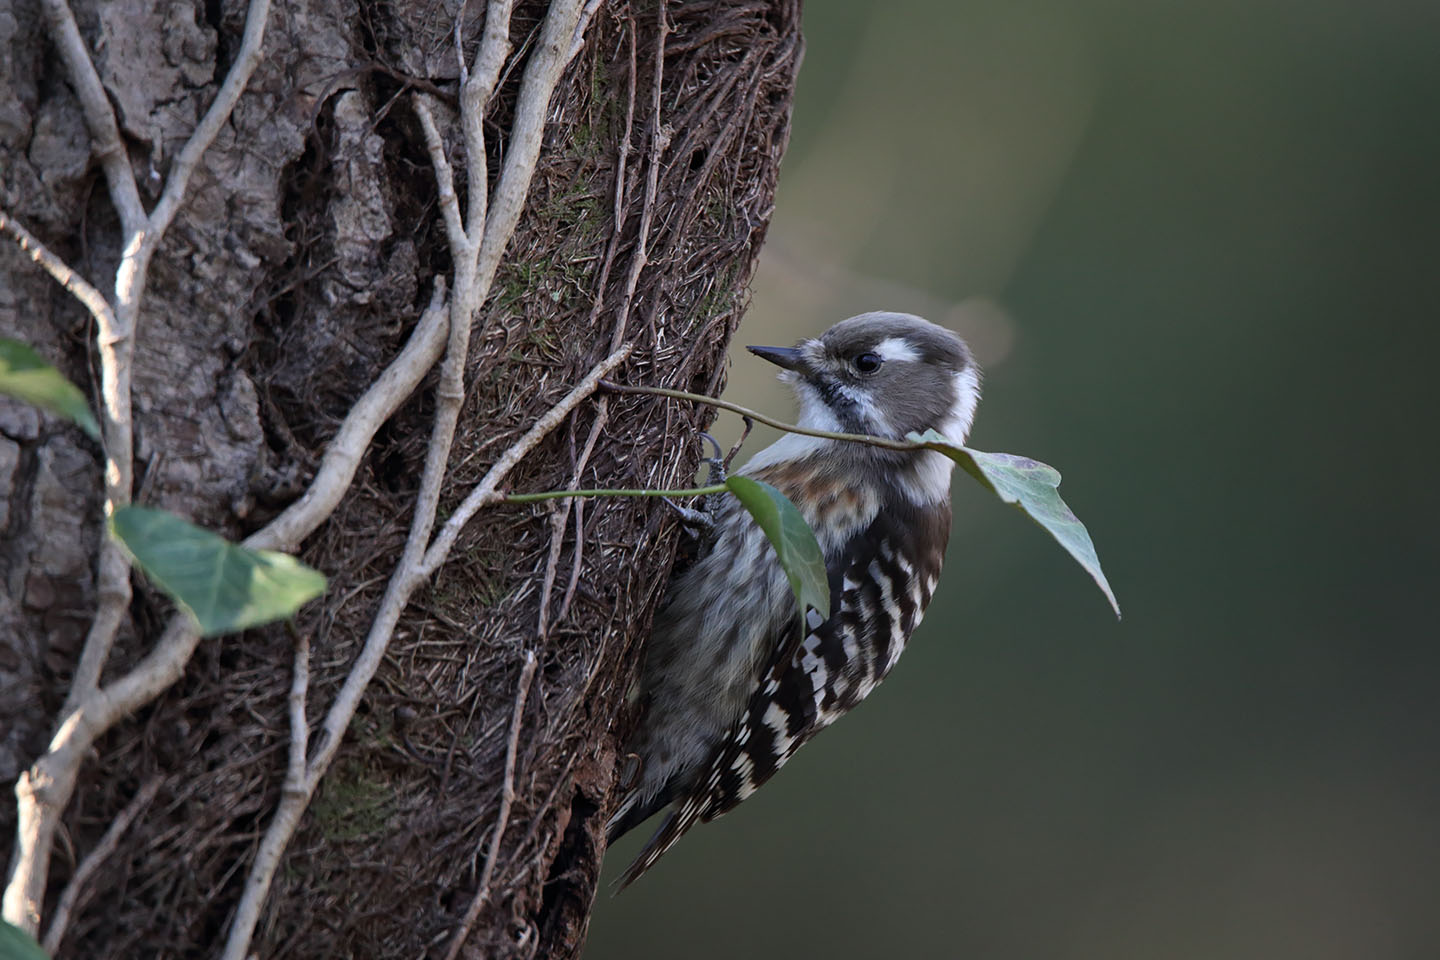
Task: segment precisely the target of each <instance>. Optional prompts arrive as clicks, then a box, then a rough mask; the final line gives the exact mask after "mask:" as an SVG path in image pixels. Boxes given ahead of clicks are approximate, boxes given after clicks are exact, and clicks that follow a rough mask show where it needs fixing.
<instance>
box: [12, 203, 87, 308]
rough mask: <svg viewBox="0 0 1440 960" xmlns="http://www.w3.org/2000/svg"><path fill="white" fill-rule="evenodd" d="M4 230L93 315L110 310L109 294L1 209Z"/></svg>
mask: <svg viewBox="0 0 1440 960" xmlns="http://www.w3.org/2000/svg"><path fill="white" fill-rule="evenodd" d="M0 233H8V234H10V236H11V237H13V238H14V240H15V242H16V243H17V244H19V245H20V249H21V250H24V251H25V253H26V254H28V255H29V257H30V259H31V260H34V261H35V263H37V264H38V265H39V266H40V267H41V268H42V269H43V270H44V271H45V272H46V273H48V274H50V276H52V277H54V278H55V282H56V283H58V284H60V286H62V287H64V288H65V292H66V293H68V294H70V295H71V296H72V297H74V298H75V299H76V300H79V301H80V303H81V305H82V306H84V307H85V309H86V310H89V311H90V313H91V315H92V316H99V315H100V314H102V313H110V312H111V311H110V301H108V300H106V299H105V294H103V293H101V292H100V291H99V290H97V289H96V288H95V287H93V286H91V285H90V283H89V282H88V281H87V280H86V279H85V278H84V277H82V276H80V275H79V274H78V273H76V272H75V271H74V270H72V269H71V268H70V265H69V264H67V263H66V262H65V261H64V260H62V259H60V258H59V257H58V256H56V255H55V254H54V253H53V252H52V251H51V250H50V248H48V247H46V246H45V244H43V243H41V242H40V240H39V238H37V237H36V236H35V235H34V234H32V233H31V232H30V231H29V230H26V229H25V228H24V227H23V226H21V225H20V224H19V223H18V222H17V221H16V220H15V218H14V217H12V216H11V215H10V214H9V213H7V212H6V211H5V210H4V209H3V208H0Z"/></svg>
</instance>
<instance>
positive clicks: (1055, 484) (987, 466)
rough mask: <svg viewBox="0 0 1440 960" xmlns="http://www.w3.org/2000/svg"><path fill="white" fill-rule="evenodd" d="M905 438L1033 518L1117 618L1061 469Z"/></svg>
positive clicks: (938, 439) (932, 437) (934, 438)
mask: <svg viewBox="0 0 1440 960" xmlns="http://www.w3.org/2000/svg"><path fill="white" fill-rule="evenodd" d="M906 439H907V440H912V441H914V442H916V443H923V444H925V446H927V447H929V448H930V449H931V450H936V451H939V452H940V453H943V454H945V456H947V457H949V458H950V459H951V460H954V461H955V462H956V463H958V464H959V465H960V467H961V469H963V470H964V471H965V472H966V473H968V474H970V476H972V477H974V478H975V479H976V480H978V481H980V485H981V486H982V487H984V488H985V489H987V490H989V491H990V492H991V493H993V494H995V495H996V496H997V497H999V498H1000V499H1001V500H1003V501H1005V502H1006V503H1009V504H1013V505H1015V506H1016V507H1018V508H1019V509H1020V511H1021V512H1022V513H1024V514H1025V515H1026V516H1028V517H1029V518H1030V519H1031V520H1034V521H1035V522H1036V523H1038V524H1039V525H1040V526H1041V527H1043V528H1045V530H1046V531H1047V532H1048V533H1049V534H1050V536H1052V537H1054V538H1055V540H1056V541H1057V542H1058V543H1059V544H1060V546H1062V547H1064V548H1065V551H1066V552H1067V553H1069V554H1070V556H1072V557H1074V558H1075V562H1077V563H1079V564H1080V566H1082V567H1084V568H1085V572H1086V573H1088V574H1090V576H1091V577H1092V578H1094V580H1095V583H1096V584H1097V585H1098V586H1099V587H1100V589H1101V591H1102V592H1104V594H1105V596H1106V598H1107V599H1109V601H1110V606H1111V607H1113V608H1114V609H1115V616H1117V617H1118V616H1120V604H1119V603H1118V602H1117V601H1116V599H1115V593H1114V591H1112V590H1111V589H1110V583H1109V581H1107V580H1106V579H1105V572H1104V571H1103V570H1101V569H1100V558H1099V556H1097V555H1096V553H1095V544H1094V543H1093V542H1092V541H1091V539H1090V534H1089V532H1088V531H1087V530H1086V529H1085V524H1083V523H1081V522H1080V518H1079V517H1077V516H1075V514H1074V513H1073V512H1072V511H1071V510H1070V508H1069V507H1068V506H1066V504H1065V501H1064V500H1062V499H1060V490H1059V487H1060V471H1058V470H1056V469H1055V468H1054V467H1052V466H1050V465H1048V464H1044V463H1041V462H1040V461H1039V460H1031V459H1030V458H1029V457H1019V456H1016V455H1015V454H1013V453H986V452H985V451H983V450H971V449H970V448H969V447H957V446H954V445H953V444H951V443H950V442H949V441H948V440H946V439H945V437H944V436H942V435H941V434H939V433H937V432H936V431H934V430H926V431H925V432H924V433H912V434H910V435H909V436H908V437H906Z"/></svg>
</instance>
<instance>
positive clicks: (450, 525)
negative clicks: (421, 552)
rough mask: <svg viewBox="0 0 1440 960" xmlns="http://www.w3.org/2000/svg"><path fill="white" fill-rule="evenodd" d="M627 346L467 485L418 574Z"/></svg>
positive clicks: (430, 567) (428, 572)
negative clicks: (482, 476) (479, 478)
mask: <svg viewBox="0 0 1440 960" xmlns="http://www.w3.org/2000/svg"><path fill="white" fill-rule="evenodd" d="M631 349H632V346H631V344H628V343H627V344H625V345H624V346H623V347H621V348H620V349H619V350H616V351H615V352H614V353H612V354H610V356H608V357H606V358H605V359H604V360H602V361H600V363H599V364H597V365H596V366H595V368H594V369H593V370H591V371H590V373H589V374H587V375H586V377H585V379H584V380H581V381H580V383H579V384H577V385H576V386H575V388H574V389H573V390H571V391H570V393H568V394H567V395H566V396H565V399H563V400H561V401H560V402H559V403H557V404H556V405H555V406H553V407H551V408H550V410H549V411H547V412H546V414H545V415H544V416H543V417H541V418H540V419H539V420H537V421H535V425H534V426H532V427H531V428H530V429H529V430H528V431H527V432H526V433H525V435H524V436H523V437H521V438H520V439H519V440H517V441H515V443H514V444H513V445H511V447H510V448H509V449H508V450H506V451H505V452H504V453H502V454H501V455H500V459H498V460H496V461H495V464H494V466H492V467H491V468H490V470H489V472H488V473H486V474H485V477H484V478H483V479H482V480H481V481H480V482H479V483H477V484H476V485H475V486H474V487H472V488H471V489H470V492H469V493H468V494H466V496H465V499H464V500H462V501H461V503H460V506H458V507H456V508H455V512H454V513H453V514H451V515H450V519H449V520H447V521H445V526H443V527H441V529H440V532H439V533H437V534H436V535H435V541H434V542H433V543H432V544H431V545H430V549H429V550H427V551H425V562H424V563H423V564H422V565H421V567H420V571H419V572H420V575H421V576H423V577H427V578H428V577H430V576H433V575H434V573H435V571H436V570H438V569H440V565H441V564H443V563H444V562H445V559H446V558H447V557H448V556H449V555H450V549H451V548H452V547H453V546H454V545H455V538H456V537H458V536H459V535H460V531H461V530H463V529H464V528H465V524H467V523H469V522H470V518H471V517H473V516H474V515H475V512H476V511H477V510H479V509H480V508H481V507H485V506H489V505H490V504H492V503H499V502H500V501H501V500H503V499H504V496H505V495H504V494H502V493H501V492H500V490H499V486H500V483H501V482H502V481H503V480H504V479H505V477H506V476H507V475H508V474H509V473H510V471H511V470H512V469H514V467H515V466H516V464H518V463H519V462H520V460H521V458H522V457H524V456H525V454H527V453H529V452H530V451H531V450H532V449H534V447H535V445H536V444H538V443H539V442H540V441H541V440H542V439H543V438H544V437H545V436H546V435H547V434H549V433H550V431H551V430H554V429H555V428H556V427H558V426H559V425H560V424H561V422H562V421H564V419H565V417H566V415H568V414H569V413H570V411H571V410H573V409H575V407H576V406H578V405H579V403H580V401H581V400H584V399H585V398H586V397H588V396H590V395H591V394H592V393H594V392H595V391H596V390H597V389H598V388H599V385H600V381H601V380H602V379H604V377H605V375H606V373H607V372H608V371H610V370H613V369H615V368H616V367H618V366H619V365H620V364H621V363H622V362H624V360H625V358H626V357H628V356H630V351H631Z"/></svg>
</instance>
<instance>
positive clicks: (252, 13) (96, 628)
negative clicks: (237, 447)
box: [3, 0, 270, 934]
mask: <svg viewBox="0 0 1440 960" xmlns="http://www.w3.org/2000/svg"><path fill="white" fill-rule="evenodd" d="M43 6H44V10H45V17H46V20H47V21H48V23H49V26H50V34H51V38H52V40H53V42H54V43H55V46H56V48H57V49H58V50H59V51H60V57H61V59H62V60H63V61H64V63H65V68H66V72H67V74H68V76H69V77H70V82H71V85H72V86H73V87H74V89H75V92H76V95H77V97H78V98H79V100H80V105H81V108H82V111H83V113H84V116H85V124H86V126H87V128H88V129H89V131H90V135H91V138H92V140H93V148H94V150H95V153H96V154H97V155H98V156H99V158H100V164H101V168H102V169H103V170H104V172H105V179H106V182H107V184H108V185H109V189H110V198H111V202H113V203H114V204H115V208H116V210H117V211H118V212H119V214H120V224H121V231H122V233H123V237H122V245H121V250H122V254H121V259H120V265H119V267H118V268H117V269H116V271H115V299H114V304H113V308H111V307H110V305H109V304H107V305H106V308H105V309H101V308H100V305H99V304H98V303H97V302H96V301H95V298H94V297H93V296H92V295H91V292H92V291H94V288H93V287H88V285H86V287H80V286H78V285H76V284H73V283H66V282H65V281H64V280H61V283H62V284H63V285H65V286H66V289H68V290H71V291H72V292H76V291H78V293H77V298H78V299H80V301H81V303H82V304H84V305H85V306H86V308H87V309H89V311H90V313H91V315H92V316H93V317H94V318H95V324H96V344H97V347H98V353H99V356H100V395H101V418H100V420H101V427H102V431H103V436H104V445H105V456H106V464H105V513H106V515H107V516H109V515H111V514H113V513H114V511H115V510H116V509H117V508H119V507H121V506H124V505H125V504H128V503H129V502H130V495H131V488H132V485H133V482H134V426H133V422H132V414H131V398H130V389H131V388H130V384H131V377H132V371H133V357H134V350H135V328H136V323H137V320H138V318H139V315H140V305H141V302H142V300H143V299H144V295H145V284H146V280H147V277H148V274H149V267H150V260H151V258H152V257H153V255H154V253H155V251H156V250H157V249H158V248H159V246H160V241H161V240H162V239H163V238H164V236H165V231H166V230H167V229H168V228H169V226H170V224H171V222H172V221H173V220H174V217H175V213H176V211H177V210H178V209H179V206H180V204H181V202H183V200H184V197H185V191H186V188H187V187H188V185H189V182H190V176H191V174H192V173H193V172H194V170H195V167H196V166H197V165H198V163H199V161H200V158H201V156H202V155H203V154H204V153H205V151H206V150H207V149H208V148H209V146H210V144H211V143H212V142H213V141H214V139H215V135H216V134H217V133H218V132H219V130H220V127H221V126H223V125H224V123H225V122H226V120H228V119H229V117H230V114H231V112H232V111H233V110H234V108H235V104H236V103H237V102H238V101H239V99H240V95H241V93H243V92H244V90H245V87H246V85H248V84H249V82H250V76H251V74H252V73H254V70H255V67H256V65H258V64H259V62H260V50H261V44H262V42H263V40H264V36H265V23H266V20H267V19H268V17H269V13H270V0H250V5H249V9H248V10H247V12H246V19H245V33H244V37H243V39H242V41H241V46H240V50H239V51H238V53H237V55H236V58H235V62H234V63H233V64H232V65H231V67H230V70H229V72H228V73H227V74H226V77H225V80H224V82H223V83H222V84H221V86H220V90H219V91H218V92H217V93H216V95H215V99H214V101H213V102H212V103H211V104H210V108H209V109H208V110H207V111H206V113H205V116H204V117H203V118H202V119H201V121H200V123H199V125H197V126H196V128H195V130H194V131H193V132H192V133H191V135H190V138H189V140H188V141H187V142H186V143H185V146H184V147H183V148H182V149H181V151H180V154H179V156H178V158H177V160H176V163H175V165H174V166H173V167H172V169H171V171H170V176H169V177H168V178H167V180H166V183H165V188H164V191H163V192H162V194H161V197H160V202H159V203H158V204H157V205H156V207H155V210H154V212H153V213H151V214H149V215H147V214H146V213H145V208H144V206H143V204H142V203H141V201H140V193H139V189H138V187H137V186H136V182H135V171H134V168H133V167H132V166H131V163H130V158H129V155H128V154H127V152H126V150H125V144H124V141H123V140H122V139H121V136H120V128H119V124H118V123H117V121H116V118H115V111H114V110H113V109H112V107H111V105H110V100H109V98H108V97H107V96H106V94H105V90H104V87H103V86H102V85H101V82H100V76H99V74H98V73H97V72H96V70H95V63H94V60H93V59H92V58H91V56H90V52H89V50H88V49H87V48H86V46H85V41H84V39H83V38H82V37H81V36H80V29H79V27H78V26H77V24H76V22H75V14H74V11H72V10H71V9H70V5H69V3H68V2H66V0H44V4H43ZM11 232H12V234H13V233H14V231H13V230H12V231H11ZM40 262H41V265H42V266H46V264H45V263H44V261H40ZM46 269H47V270H50V273H51V275H52V276H55V277H56V279H57V280H58V279H60V276H59V275H57V273H56V271H55V270H53V269H51V268H50V267H49V266H46ZM67 269H68V268H67ZM72 274H73V271H72ZM80 294H84V296H80ZM98 566H99V575H98V577H97V584H96V595H97V603H96V611H95V618H94V619H93V620H92V621H91V625H90V630H89V631H88V633H87V635H86V638H85V644H84V646H83V648H82V650H81V655H80V661H79V663H78V664H77V666H76V669H75V676H74V678H73V679H72V681H71V685H70V691H69V694H68V695H67V697H66V700H65V705H64V707H63V708H62V711H61V718H62V719H61V722H60V725H59V729H58V730H57V732H56V735H55V739H54V740H53V741H52V743H51V747H50V750H49V751H48V752H47V753H46V754H45V756H42V757H41V758H40V760H38V761H36V763H35V765H34V767H32V769H31V770H30V771H27V772H26V773H24V774H22V775H21V776H20V778H19V779H18V780H17V782H16V785H15V797H16V804H17V817H16V850H15V856H14V857H12V869H11V874H10V878H9V881H8V882H7V884H6V887H5V894H4V901H3V915H4V917H5V919H7V920H9V921H10V922H11V923H14V924H15V925H17V926H19V927H21V928H22V929H24V930H26V931H27V932H29V933H32V934H33V933H35V932H36V931H37V930H38V929H39V924H40V903H41V900H42V899H43V897H44V893H45V883H46V879H47V877H48V874H49V864H50V850H51V846H52V844H53V842H54V836H55V827H56V825H57V824H58V823H59V819H60V815H61V814H62V813H63V812H64V810H65V807H66V806H67V805H68V804H69V802H70V795H71V792H72V791H73V789H74V784H75V775H76V772H77V770H78V767H79V764H80V762H81V760H82V757H83V752H84V751H83V750H81V751H67V750H66V749H65V747H64V744H65V742H66V741H67V740H68V737H69V734H71V733H73V732H74V731H75V730H77V729H80V728H88V727H89V726H91V723H92V722H93V720H92V719H91V718H88V717H87V716H86V711H84V710H83V709H82V706H83V705H84V704H85V703H86V702H87V701H89V700H90V699H91V698H94V697H97V696H98V695H101V694H102V693H103V692H104V691H101V690H100V689H99V682H100V675H101V673H102V671H103V670H104V667H105V661H106V660H107V659H109V655H110V648H111V646H112V645H113V644H114V641H115V636H116V634H117V633H118V631H119V629H120V625H121V623H123V622H124V619H125V614H126V609H127V607H128V606H129V603H130V563H129V559H128V558H127V557H126V556H125V553H124V551H123V550H122V549H121V548H120V546H119V544H117V543H115V542H114V541H113V540H111V539H110V538H109V537H103V538H102V539H101V547H100V560H99V565H98ZM167 633H168V631H167ZM191 649H192V650H193V643H192V644H191ZM187 656H188V655H187ZM147 659H148V658H147ZM142 662H143V661H142ZM182 667H183V664H182ZM172 682H173V681H172ZM107 712H111V713H113V711H107ZM87 720H90V722H87ZM110 722H111V723H113V722H114V720H113V719H112V720H111V721H110ZM103 729H104V728H100V729H97V730H94V731H93V732H90V731H88V730H87V732H86V733H85V734H83V735H82V736H81V737H80V739H81V740H85V739H87V738H88V739H89V740H90V741H92V742H93V739H94V737H95V736H98V735H99V733H101V732H103ZM87 747H88V743H87ZM60 757H65V758H67V759H66V761H65V762H66V764H67V765H68V769H53V767H54V766H55V764H54V763H50V764H47V761H58V759H59V758H60ZM47 766H48V767H50V768H49V769H47Z"/></svg>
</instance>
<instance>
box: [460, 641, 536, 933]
mask: <svg viewBox="0 0 1440 960" xmlns="http://www.w3.org/2000/svg"><path fill="white" fill-rule="evenodd" d="M537 662H538V661H536V659H535V651H533V650H526V651H525V667H524V668H523V669H522V670H521V671H520V689H519V690H518V691H517V692H516V694H515V709H514V710H513V711H511V714H510V742H509V743H508V744H507V745H506V747H505V780H504V784H503V786H502V787H501V789H500V810H499V811H498V812H497V813H496V814H495V826H494V828H493V829H492V830H491V832H490V849H489V851H488V852H487V853H486V854H485V866H484V867H482V868H481V870H480V886H479V888H478V889H477V890H476V891H475V896H474V898H473V899H472V900H471V901H470V906H469V907H468V908H467V909H466V910H465V916H464V918H463V919H461V921H460V927H459V929H458V930H456V931H455V939H453V940H451V941H450V948H449V949H448V950H446V951H445V960H455V958H456V957H458V956H459V955H460V948H461V947H463V946H464V945H465V939H466V938H467V937H469V936H470V928H471V927H473V926H474V925H475V920H476V919H477V918H478V917H479V916H480V911H481V910H482V909H484V907H485V902H486V901H487V900H489V899H490V880H491V878H492V877H493V876H494V874H495V861H496V859H497V858H498V857H499V855H500V841H501V840H502V839H503V838H504V836H505V827H506V826H507V825H508V824H509V822H510V807H511V806H512V805H513V804H514V803H515V757H516V754H518V753H519V751H520V725H521V723H522V722H523V721H524V719H525V699H526V697H528V696H529V694H530V684H531V683H532V682H533V681H534V679H535V666H536V663H537Z"/></svg>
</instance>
